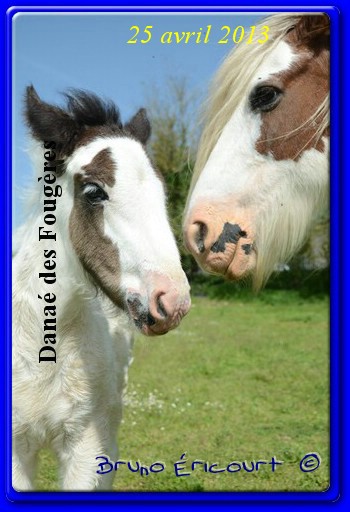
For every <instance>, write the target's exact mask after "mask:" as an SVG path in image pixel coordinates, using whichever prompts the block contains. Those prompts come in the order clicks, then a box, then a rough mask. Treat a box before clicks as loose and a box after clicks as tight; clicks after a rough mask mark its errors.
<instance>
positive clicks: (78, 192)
mask: <svg viewBox="0 0 350 512" xmlns="http://www.w3.org/2000/svg"><path fill="white" fill-rule="evenodd" d="M97 164H100V165H101V167H100V168H99V169H98V168H97ZM112 164H113V166H114V163H113V161H112V160H111V158H110V154H109V150H108V149H105V150H103V151H100V152H99V153H98V154H97V155H96V156H95V157H94V158H93V160H92V161H91V162H90V164H88V165H86V166H84V169H85V171H86V172H85V174H84V175H80V174H77V175H76V176H75V177H74V205H73V209H72V212H71V215H70V219H69V232H70V238H71V241H72V244H73V247H74V250H75V252H76V254H77V256H78V258H79V260H80V262H81V264H82V266H83V268H84V269H85V270H86V271H87V272H88V273H89V274H90V276H91V277H92V279H93V281H94V282H95V284H96V285H97V286H98V287H99V288H101V289H102V290H103V292H104V293H105V294H106V295H107V296H108V297H109V298H110V299H111V300H112V302H113V303H114V304H116V305H117V306H119V307H122V308H124V307H125V305H124V299H123V297H122V296H121V292H120V288H119V283H120V274H121V272H120V262H119V255H118V249H117V247H116V246H115V245H114V244H113V242H112V240H111V239H110V238H109V237H108V236H106V235H105V234H104V222H103V210H104V206H103V204H96V205H91V204H90V203H89V202H88V201H87V198H86V196H85V195H84V193H83V187H84V185H86V183H90V182H91V180H92V179H93V178H94V179H95V180H98V181H99V182H101V183H106V184H107V185H109V186H113V184H114V183H115V176H114V174H115V167H113V169H112Z"/></svg>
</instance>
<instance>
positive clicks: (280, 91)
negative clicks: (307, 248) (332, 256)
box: [184, 15, 329, 288]
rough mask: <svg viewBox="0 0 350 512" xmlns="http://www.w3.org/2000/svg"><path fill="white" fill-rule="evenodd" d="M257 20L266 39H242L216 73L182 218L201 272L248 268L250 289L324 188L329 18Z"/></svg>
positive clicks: (291, 249) (287, 253)
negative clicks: (261, 41) (266, 31)
mask: <svg viewBox="0 0 350 512" xmlns="http://www.w3.org/2000/svg"><path fill="white" fill-rule="evenodd" d="M264 25H266V26H269V28H270V32H269V34H271V36H270V39H269V41H268V42H266V43H265V44H263V45H259V44H258V43H257V42H253V43H252V44H251V45H249V46H247V45H244V42H242V43H241V46H240V47H239V48H238V49H236V50H234V51H233V53H232V54H230V55H229V57H228V58H227V59H226V62H225V63H224V64H223V66H222V68H221V70H220V71H219V73H218V75H217V77H216V80H215V83H214V90H213V97H212V101H211V106H210V108H209V111H208V113H207V121H206V125H205V127H204V131H203V135H202V139H201V142H200V146H199V151H198V157H197V162H196V168H195V172H194V176H193V180H192V185H191V191H190V194H189V197H188V202H187V208H186V213H185V223H184V234H185V240H186V245H187V247H188V249H189V250H190V251H191V253H192V254H193V255H194V256H195V258H196V259H197V261H198V262H199V264H200V265H201V266H202V267H203V268H204V269H205V270H208V271H210V272H213V273H217V274H222V275H225V276H226V277H227V278H228V279H240V278H241V277H244V276H246V275H249V274H251V275H252V276H253V282H254V284H255V287H256V288H259V287H260V286H261V285H262V284H263V283H264V282H265V280H266V279H267V278H268V276H269V275H270V273H271V272H272V271H273V269H274V267H275V266H276V264H277V263H279V262H283V261H286V260H287V259H288V258H290V257H291V255H293V254H294V253H295V252H296V250H297V249H298V248H299V247H300V245H301V244H302V243H303V241H304V240H305V237H306V235H307V233H308V231H309V228H310V226H311V225H312V222H313V221H314V219H315V216H316V215H317V214H318V213H319V211H320V210H322V209H324V208H325V205H326V204H327V196H328V135H329V134H328V91H329V19H328V17H327V16H326V15H305V16H300V15H299V16H292V15H287V16H286V15H284V16H272V17H271V18H269V19H267V20H265V22H264ZM257 30H258V28H257ZM253 45H255V46H253Z"/></svg>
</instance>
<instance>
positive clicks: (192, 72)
mask: <svg viewBox="0 0 350 512" xmlns="http://www.w3.org/2000/svg"><path fill="white" fill-rule="evenodd" d="M264 16H265V15H264V14H263V13H257V14H251V13H249V14H237V13H232V12H231V13H215V14H214V13H203V14H189V13H186V14H178V13H176V14H174V13H164V14H155V13H144V14H142V13H141V14H136V13H132V14H128V13H103V14H102V13H101V14H99V13H91V14H87V13H84V14H78V13H77V14H74V13H69V14H58V13H52V14H47V13H45V14H40V13H35V14H32V13H20V14H16V16H15V17H14V20H13V58H12V63H13V77H12V78H13V82H12V83H13V225H14V227H17V226H18V225H20V224H21V223H22V222H23V220H24V219H23V217H24V216H23V209H22V200H21V198H22V196H23V190H25V189H26V188H27V187H28V184H29V183H30V181H31V179H32V176H33V173H32V169H31V162H30V159H29V155H28V153H27V152H26V148H27V147H28V133H27V128H26V126H25V124H24V119H23V95H24V91H25V87H26V86H27V85H29V84H33V85H34V87H35V88H36V90H37V92H38V94H39V96H40V97H41V98H42V99H43V100H45V101H47V102H52V103H56V104H61V105H63V98H62V96H61V94H60V93H62V92H63V91H65V90H66V89H67V88H71V87H75V88H82V89H86V90H90V91H92V92H94V93H96V94H98V95H101V96H102V97H104V98H108V99H111V100H113V101H114V102H115V103H116V104H117V105H118V107H119V108H120V111H121V115H122V119H123V120H127V119H128V118H129V117H130V116H132V115H133V114H134V113H135V112H136V110H137V109H138V108H139V107H142V106H145V102H146V98H149V97H151V96H152V91H154V92H155V94H156V91H158V90H162V88H164V87H166V84H167V83H168V81H169V79H171V78H172V77H174V78H177V77H178V78H180V79H181V80H182V79H185V80H186V82H187V84H188V87H189V89H190V91H189V92H190V93H192V92H194V93H195V96H196V97H197V98H198V107H199V106H200V102H201V101H202V100H203V99H204V98H205V96H206V92H207V90H208V85H209V83H210V80H211V78H212V77H213V75H214V73H215V72H216V70H217V69H218V67H219V65H220V63H221V62H222V60H223V59H224V58H225V56H226V55H227V54H228V52H229V51H230V50H231V49H232V48H233V46H234V43H233V41H232V32H233V30H234V28H235V27H237V26H239V25H242V26H243V27H245V29H246V30H249V27H250V26H252V25H254V24H256V23H257V22H258V21H259V20H260V19H261V18H263V17H264ZM135 25H136V26H138V27H139V28H140V32H139V34H138V36H137V42H136V43H128V42H127V41H128V40H129V39H130V38H131V37H132V36H134V34H135V33H136V29H133V30H130V27H132V26H135ZM149 25H151V26H152V29H150V32H151V38H150V40H149V41H148V42H146V43H141V39H143V40H147V38H148V36H147V33H145V32H144V29H145V28H146V27H147V26H149ZM208 25H211V29H210V34H209V38H208V42H206V43H204V34H205V32H206V30H207V26H208ZM224 25H226V26H228V27H230V28H231V32H230V35H229V36H228V38H227V41H228V42H227V43H222V44H220V43H219V41H220V40H221V39H222V38H223V37H224V36H225V34H226V32H227V30H226V29H224V30H221V27H222V26H224ZM200 28H202V29H203V30H202V35H201V39H200V42H199V43H196V42H195V39H194V38H193V37H192V38H191V39H190V40H189V42H188V43H187V44H185V42H184V40H182V41H181V42H179V43H176V40H175V39H174V37H176V36H174V32H179V33H180V36H181V35H182V34H181V33H182V32H187V31H189V32H198V31H199V30H200ZM170 31H171V32H173V35H172V38H173V39H172V42H171V43H170V44H168V43H162V42H161V37H162V35H163V34H164V33H165V32H170ZM163 37H164V38H165V39H166V38H167V36H163Z"/></svg>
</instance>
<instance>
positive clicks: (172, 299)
mask: <svg viewBox="0 0 350 512" xmlns="http://www.w3.org/2000/svg"><path fill="white" fill-rule="evenodd" d="M181 278H182V281H183V282H181V280H180V286H179V283H176V282H175V281H173V280H171V279H169V278H167V277H166V276H164V275H161V274H157V275H156V278H155V279H153V280H152V281H153V282H154V285H153V286H152V291H151V293H150V296H147V295H146V294H141V293H140V292H138V291H134V290H129V291H128V292H127V296H126V303H127V310H128V312H129V316H130V318H131V319H132V320H133V322H134V324H135V326H136V327H137V328H138V329H139V330H140V331H141V332H142V334H145V335H146V336H159V335H162V334H166V333H167V332H168V331H170V330H171V329H175V328H176V327H177V326H178V325H179V323H180V322H181V320H182V318H183V317H184V316H185V315H186V314H187V312H188V310H189V308H190V305H191V299H190V295H189V286H188V283H187V280H186V278H185V277H182V276H181Z"/></svg>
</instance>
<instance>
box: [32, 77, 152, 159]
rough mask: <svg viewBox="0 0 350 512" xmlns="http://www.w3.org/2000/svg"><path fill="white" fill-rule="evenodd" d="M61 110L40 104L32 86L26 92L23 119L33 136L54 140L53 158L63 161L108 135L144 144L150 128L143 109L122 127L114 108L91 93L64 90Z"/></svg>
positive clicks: (48, 104)
mask: <svg viewBox="0 0 350 512" xmlns="http://www.w3.org/2000/svg"><path fill="white" fill-rule="evenodd" d="M64 97H65V98H66V105H65V107H64V108H62V107H59V106H56V105H52V104H50V103H46V102H45V101H42V100H41V99H40V98H39V96H38V94H37V92H36V90H35V89H34V87H33V86H32V85H30V86H29V87H27V89H26V97H25V117H26V121H27V124H28V126H29V128H30V130H31V133H32V135H33V137H34V138H35V139H37V140H39V141H54V142H55V148H56V158H57V159H59V160H60V159H64V158H66V157H67V156H69V155H70V154H72V152H73V151H74V149H75V148H76V147H77V146H79V145H81V144H84V143H87V142H88V141H89V140H92V139H94V138H96V137H97V136H100V137H108V136H110V135H123V134H124V135H127V136H129V137H132V138H135V139H136V140H138V141H139V142H141V143H142V144H146V143H147V141H148V139H149V137H150V134H151V126H150V123H149V120H148V118H147V114H146V111H145V109H142V108H141V109H140V110H139V111H138V112H137V113H136V114H135V115H134V116H133V117H132V118H131V119H130V120H129V121H128V122H127V123H126V124H124V125H123V124H122V121H121V117H120V113H119V109H118V107H117V106H116V105H115V104H114V103H113V102H112V101H108V100H103V99H101V98H99V97H98V96H96V94H94V93H92V92H87V91H84V90H82V89H68V92H66V93H64Z"/></svg>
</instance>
